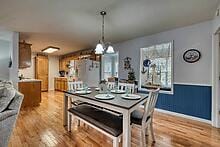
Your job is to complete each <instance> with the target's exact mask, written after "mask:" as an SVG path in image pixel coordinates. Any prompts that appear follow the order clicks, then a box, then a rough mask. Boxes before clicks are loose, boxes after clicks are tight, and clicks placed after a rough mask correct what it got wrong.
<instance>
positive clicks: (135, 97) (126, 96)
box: [121, 94, 141, 100]
mask: <svg viewBox="0 0 220 147" xmlns="http://www.w3.org/2000/svg"><path fill="white" fill-rule="evenodd" d="M121 97H122V98H123V99H127V100H138V99H140V98H141V96H140V95H136V94H122V95H121Z"/></svg>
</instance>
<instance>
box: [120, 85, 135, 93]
mask: <svg viewBox="0 0 220 147" xmlns="http://www.w3.org/2000/svg"><path fill="white" fill-rule="evenodd" d="M118 89H119V90H126V89H128V90H129V92H130V93H134V91H135V85H134V84H130V83H118Z"/></svg>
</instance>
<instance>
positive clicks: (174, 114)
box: [155, 108, 211, 124]
mask: <svg viewBox="0 0 220 147" xmlns="http://www.w3.org/2000/svg"><path fill="white" fill-rule="evenodd" d="M155 110H156V111H157V112H160V113H165V114H170V115H173V116H178V117H183V118H186V119H191V120H195V121H199V122H203V123H207V124H211V120H207V119H202V118H198V117H194V116H190V115H185V114H181V113H176V112H171V111H167V110H162V109H158V108H155Z"/></svg>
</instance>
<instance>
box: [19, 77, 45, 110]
mask: <svg viewBox="0 0 220 147" xmlns="http://www.w3.org/2000/svg"><path fill="white" fill-rule="evenodd" d="M18 90H19V92H21V93H22V94H24V100H23V103H22V105H21V107H22V108H25V107H33V106H38V105H39V104H40V102H41V80H37V79H23V80H20V81H19V82H18Z"/></svg>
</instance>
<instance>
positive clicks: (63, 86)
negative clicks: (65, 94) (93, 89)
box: [54, 77, 68, 91]
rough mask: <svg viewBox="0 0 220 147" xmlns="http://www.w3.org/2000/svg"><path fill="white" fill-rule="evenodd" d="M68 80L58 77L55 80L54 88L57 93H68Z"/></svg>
mask: <svg viewBox="0 0 220 147" xmlns="http://www.w3.org/2000/svg"><path fill="white" fill-rule="evenodd" d="M67 84H68V83H67V78H65V77H56V78H54V87H55V90H56V91H66V90H67V88H68V85H67Z"/></svg>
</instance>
